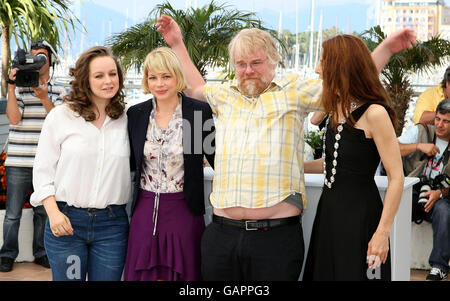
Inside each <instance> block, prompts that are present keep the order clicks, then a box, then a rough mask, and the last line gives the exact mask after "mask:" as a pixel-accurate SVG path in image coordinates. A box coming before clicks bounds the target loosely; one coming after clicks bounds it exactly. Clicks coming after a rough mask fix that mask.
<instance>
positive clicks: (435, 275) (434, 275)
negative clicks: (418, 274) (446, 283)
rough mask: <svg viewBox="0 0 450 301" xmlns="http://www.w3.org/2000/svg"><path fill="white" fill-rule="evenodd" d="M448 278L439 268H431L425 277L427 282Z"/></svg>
mask: <svg viewBox="0 0 450 301" xmlns="http://www.w3.org/2000/svg"><path fill="white" fill-rule="evenodd" d="M447 277H448V274H447V273H444V272H442V271H441V269H439V268H432V269H431V271H430V273H429V274H428V276H427V281H442V280H446V279H447Z"/></svg>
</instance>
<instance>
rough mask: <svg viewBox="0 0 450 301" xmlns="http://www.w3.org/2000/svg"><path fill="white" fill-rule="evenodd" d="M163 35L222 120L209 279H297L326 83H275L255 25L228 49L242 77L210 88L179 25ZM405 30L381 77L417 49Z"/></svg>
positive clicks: (270, 45)
mask: <svg viewBox="0 0 450 301" xmlns="http://www.w3.org/2000/svg"><path fill="white" fill-rule="evenodd" d="M157 30H158V31H159V32H160V33H161V34H162V35H163V37H164V39H165V41H166V42H167V44H168V45H169V46H170V47H171V48H172V49H173V50H174V51H175V53H176V54H177V55H178V57H179V58H180V60H181V62H182V64H183V67H184V72H185V77H186V79H187V81H188V84H189V86H190V89H189V90H187V91H185V92H186V93H187V94H189V95H190V96H191V97H194V98H197V99H200V100H206V101H207V102H208V103H209V105H210V106H211V109H212V111H213V113H214V114H215V115H216V117H217V122H216V140H215V141H216V156H215V164H214V165H215V171H214V180H213V187H212V193H211V196H210V201H211V204H212V206H213V222H212V223H211V224H210V225H209V226H208V227H207V228H206V230H205V233H204V234H203V238H202V275H203V278H204V280H297V279H298V278H299V275H300V272H301V268H302V264H303V256H304V242H303V232H302V227H301V214H302V210H304V209H305V208H306V205H307V201H306V198H305V183H304V176H303V147H304V141H303V121H304V118H305V117H306V116H307V115H308V113H309V112H312V111H318V110H321V95H322V81H321V80H305V79H302V78H300V77H299V76H298V75H294V74H292V75H287V76H285V77H283V78H281V79H276V78H275V69H276V67H277V64H278V62H279V61H280V59H281V58H280V55H279V53H278V51H277V46H276V43H275V40H274V39H273V38H272V37H271V36H270V34H269V33H267V32H265V31H262V30H259V29H256V28H252V29H244V30H242V31H240V32H239V33H238V34H237V35H236V36H235V37H234V38H233V40H232V41H231V42H230V45H229V47H228V50H229V54H230V62H231V64H232V65H233V67H234V69H235V71H236V79H235V80H233V81H230V82H227V83H223V84H205V81H204V80H203V78H202V77H201V75H200V73H199V72H198V70H197V69H196V67H195V66H194V65H193V63H192V61H191V59H190V57H189V54H188V52H187V50H186V48H185V45H184V43H183V39H182V34H181V30H180V28H179V26H178V24H177V23H176V22H175V21H174V20H173V19H172V18H171V17H169V16H166V15H163V16H161V18H159V19H158V23H157ZM410 39H411V37H410V36H409V35H408V34H406V32H404V33H397V34H396V37H391V38H388V39H387V40H386V42H384V43H383V44H382V46H380V47H378V48H377V49H376V50H375V51H374V53H373V57H374V60H375V62H376V65H377V66H378V67H379V70H381V68H382V67H383V66H384V65H385V64H386V63H387V61H388V60H389V58H390V56H391V55H392V53H394V52H396V51H399V50H401V49H403V48H405V47H408V46H409V40H410Z"/></svg>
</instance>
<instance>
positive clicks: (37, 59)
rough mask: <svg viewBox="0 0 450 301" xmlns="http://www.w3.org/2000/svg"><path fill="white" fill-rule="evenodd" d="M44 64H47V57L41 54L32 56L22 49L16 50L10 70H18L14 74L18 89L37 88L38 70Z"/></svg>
mask: <svg viewBox="0 0 450 301" xmlns="http://www.w3.org/2000/svg"><path fill="white" fill-rule="evenodd" d="M45 62H47V56H46V55H45V54H43V53H40V54H38V55H36V56H33V55H31V54H28V53H26V52H25V50H23V49H18V50H17V52H16V56H15V57H14V59H13V61H12V68H18V69H19V70H18V71H17V73H16V85H17V86H18V87H37V86H39V70H40V69H41V67H42V66H44V64H45Z"/></svg>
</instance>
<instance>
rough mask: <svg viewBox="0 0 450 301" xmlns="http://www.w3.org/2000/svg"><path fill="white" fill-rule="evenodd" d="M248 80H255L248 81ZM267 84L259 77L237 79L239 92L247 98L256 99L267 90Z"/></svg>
mask: <svg viewBox="0 0 450 301" xmlns="http://www.w3.org/2000/svg"><path fill="white" fill-rule="evenodd" d="M249 78H252V79H255V78H256V80H249ZM267 86H268V83H266V82H264V81H263V80H262V79H261V78H260V77H243V78H240V79H239V90H240V91H241V93H242V94H244V95H245V96H249V97H257V96H259V95H260V94H261V93H263V92H264V90H265V89H266V88H267Z"/></svg>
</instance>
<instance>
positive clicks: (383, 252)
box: [303, 35, 404, 280]
mask: <svg viewBox="0 0 450 301" xmlns="http://www.w3.org/2000/svg"><path fill="white" fill-rule="evenodd" d="M316 72H317V73H319V74H320V75H321V77H322V78H323V95H322V101H323V106H324V109H325V113H326V114H327V115H328V117H327V121H326V125H325V130H324V131H325V132H324V151H323V157H322V159H319V160H315V161H312V162H306V163H305V172H309V173H322V172H323V173H324V174H325V185H324V187H323V191H322V196H321V198H320V201H319V204H318V207H317V214H316V218H315V221H314V225H313V231H312V236H311V240H310V246H309V252H308V257H307V260H306V265H305V273H304V278H303V279H304V280H368V279H382V280H390V274H391V273H390V256H389V234H390V231H391V226H392V223H393V221H394V217H395V214H396V212H397V209H398V206H399V203H400V198H401V194H402V189H403V182H404V177H403V169H402V161H401V156H400V149H399V146H398V142H397V138H396V135H395V131H394V127H395V124H396V117H395V113H394V111H393V110H392V108H391V107H390V100H389V97H388V95H387V93H386V91H385V90H384V88H383V86H382V85H381V83H380V80H379V77H378V71H377V67H376V66H375V64H374V62H373V60H372V59H371V54H370V51H369V49H368V48H367V47H366V45H365V44H364V43H363V42H362V41H361V40H360V39H359V38H357V37H354V36H351V35H339V36H337V37H334V38H332V39H330V40H328V41H326V42H325V43H324V44H323V51H322V57H321V60H320V64H319V66H318V67H317V69H316ZM380 158H381V161H382V163H383V166H384V168H385V169H386V171H387V176H388V180H389V184H388V188H387V191H386V196H385V199H384V205H383V202H382V200H381V198H380V194H379V192H378V189H377V186H376V184H375V181H374V175H375V171H376V169H377V167H378V164H379V162H380Z"/></svg>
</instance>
